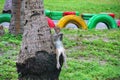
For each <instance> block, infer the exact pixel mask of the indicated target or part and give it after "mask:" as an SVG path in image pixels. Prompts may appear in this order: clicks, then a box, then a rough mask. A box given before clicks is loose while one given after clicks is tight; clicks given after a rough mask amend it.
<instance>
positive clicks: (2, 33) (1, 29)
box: [0, 25, 5, 36]
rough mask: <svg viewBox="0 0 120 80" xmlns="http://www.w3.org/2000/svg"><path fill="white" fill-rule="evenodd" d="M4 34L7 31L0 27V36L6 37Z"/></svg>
mask: <svg viewBox="0 0 120 80" xmlns="http://www.w3.org/2000/svg"><path fill="white" fill-rule="evenodd" d="M4 33H5V31H4V29H3V26H2V25H0V36H2V35H4Z"/></svg>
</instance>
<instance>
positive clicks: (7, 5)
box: [3, 0, 12, 14]
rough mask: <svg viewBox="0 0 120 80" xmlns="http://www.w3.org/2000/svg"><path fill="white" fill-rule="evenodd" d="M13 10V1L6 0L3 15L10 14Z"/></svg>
mask: <svg viewBox="0 0 120 80" xmlns="http://www.w3.org/2000/svg"><path fill="white" fill-rule="evenodd" d="M11 9H12V0H5V5H4V9H3V13H10V14H11Z"/></svg>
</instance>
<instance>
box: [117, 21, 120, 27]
mask: <svg viewBox="0 0 120 80" xmlns="http://www.w3.org/2000/svg"><path fill="white" fill-rule="evenodd" d="M117 25H118V27H119V28H120V20H118V21H117Z"/></svg>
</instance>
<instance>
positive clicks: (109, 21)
mask: <svg viewBox="0 0 120 80" xmlns="http://www.w3.org/2000/svg"><path fill="white" fill-rule="evenodd" d="M99 22H103V23H105V24H106V26H107V28H108V29H111V28H117V24H116V22H115V20H114V19H113V18H112V17H111V16H109V15H107V14H98V15H95V16H93V17H92V18H90V19H89V22H88V29H93V28H95V27H96V25H97V24H98V23H99Z"/></svg>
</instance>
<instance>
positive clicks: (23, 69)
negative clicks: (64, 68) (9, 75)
mask: <svg viewBox="0 0 120 80" xmlns="http://www.w3.org/2000/svg"><path fill="white" fill-rule="evenodd" d="M21 3H22V6H21V20H22V18H24V19H23V21H21V23H24V33H23V40H22V47H21V50H20V53H19V56H18V61H17V63H16V66H17V71H18V73H19V80H58V77H59V74H60V71H61V68H60V69H57V68H56V63H57V62H56V52H55V47H54V45H53V41H52V36H51V32H50V28H49V27H48V24H47V20H46V18H45V15H44V7H43V0H22V2H21ZM62 63H63V57H62V56H61V57H60V64H61V65H62Z"/></svg>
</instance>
